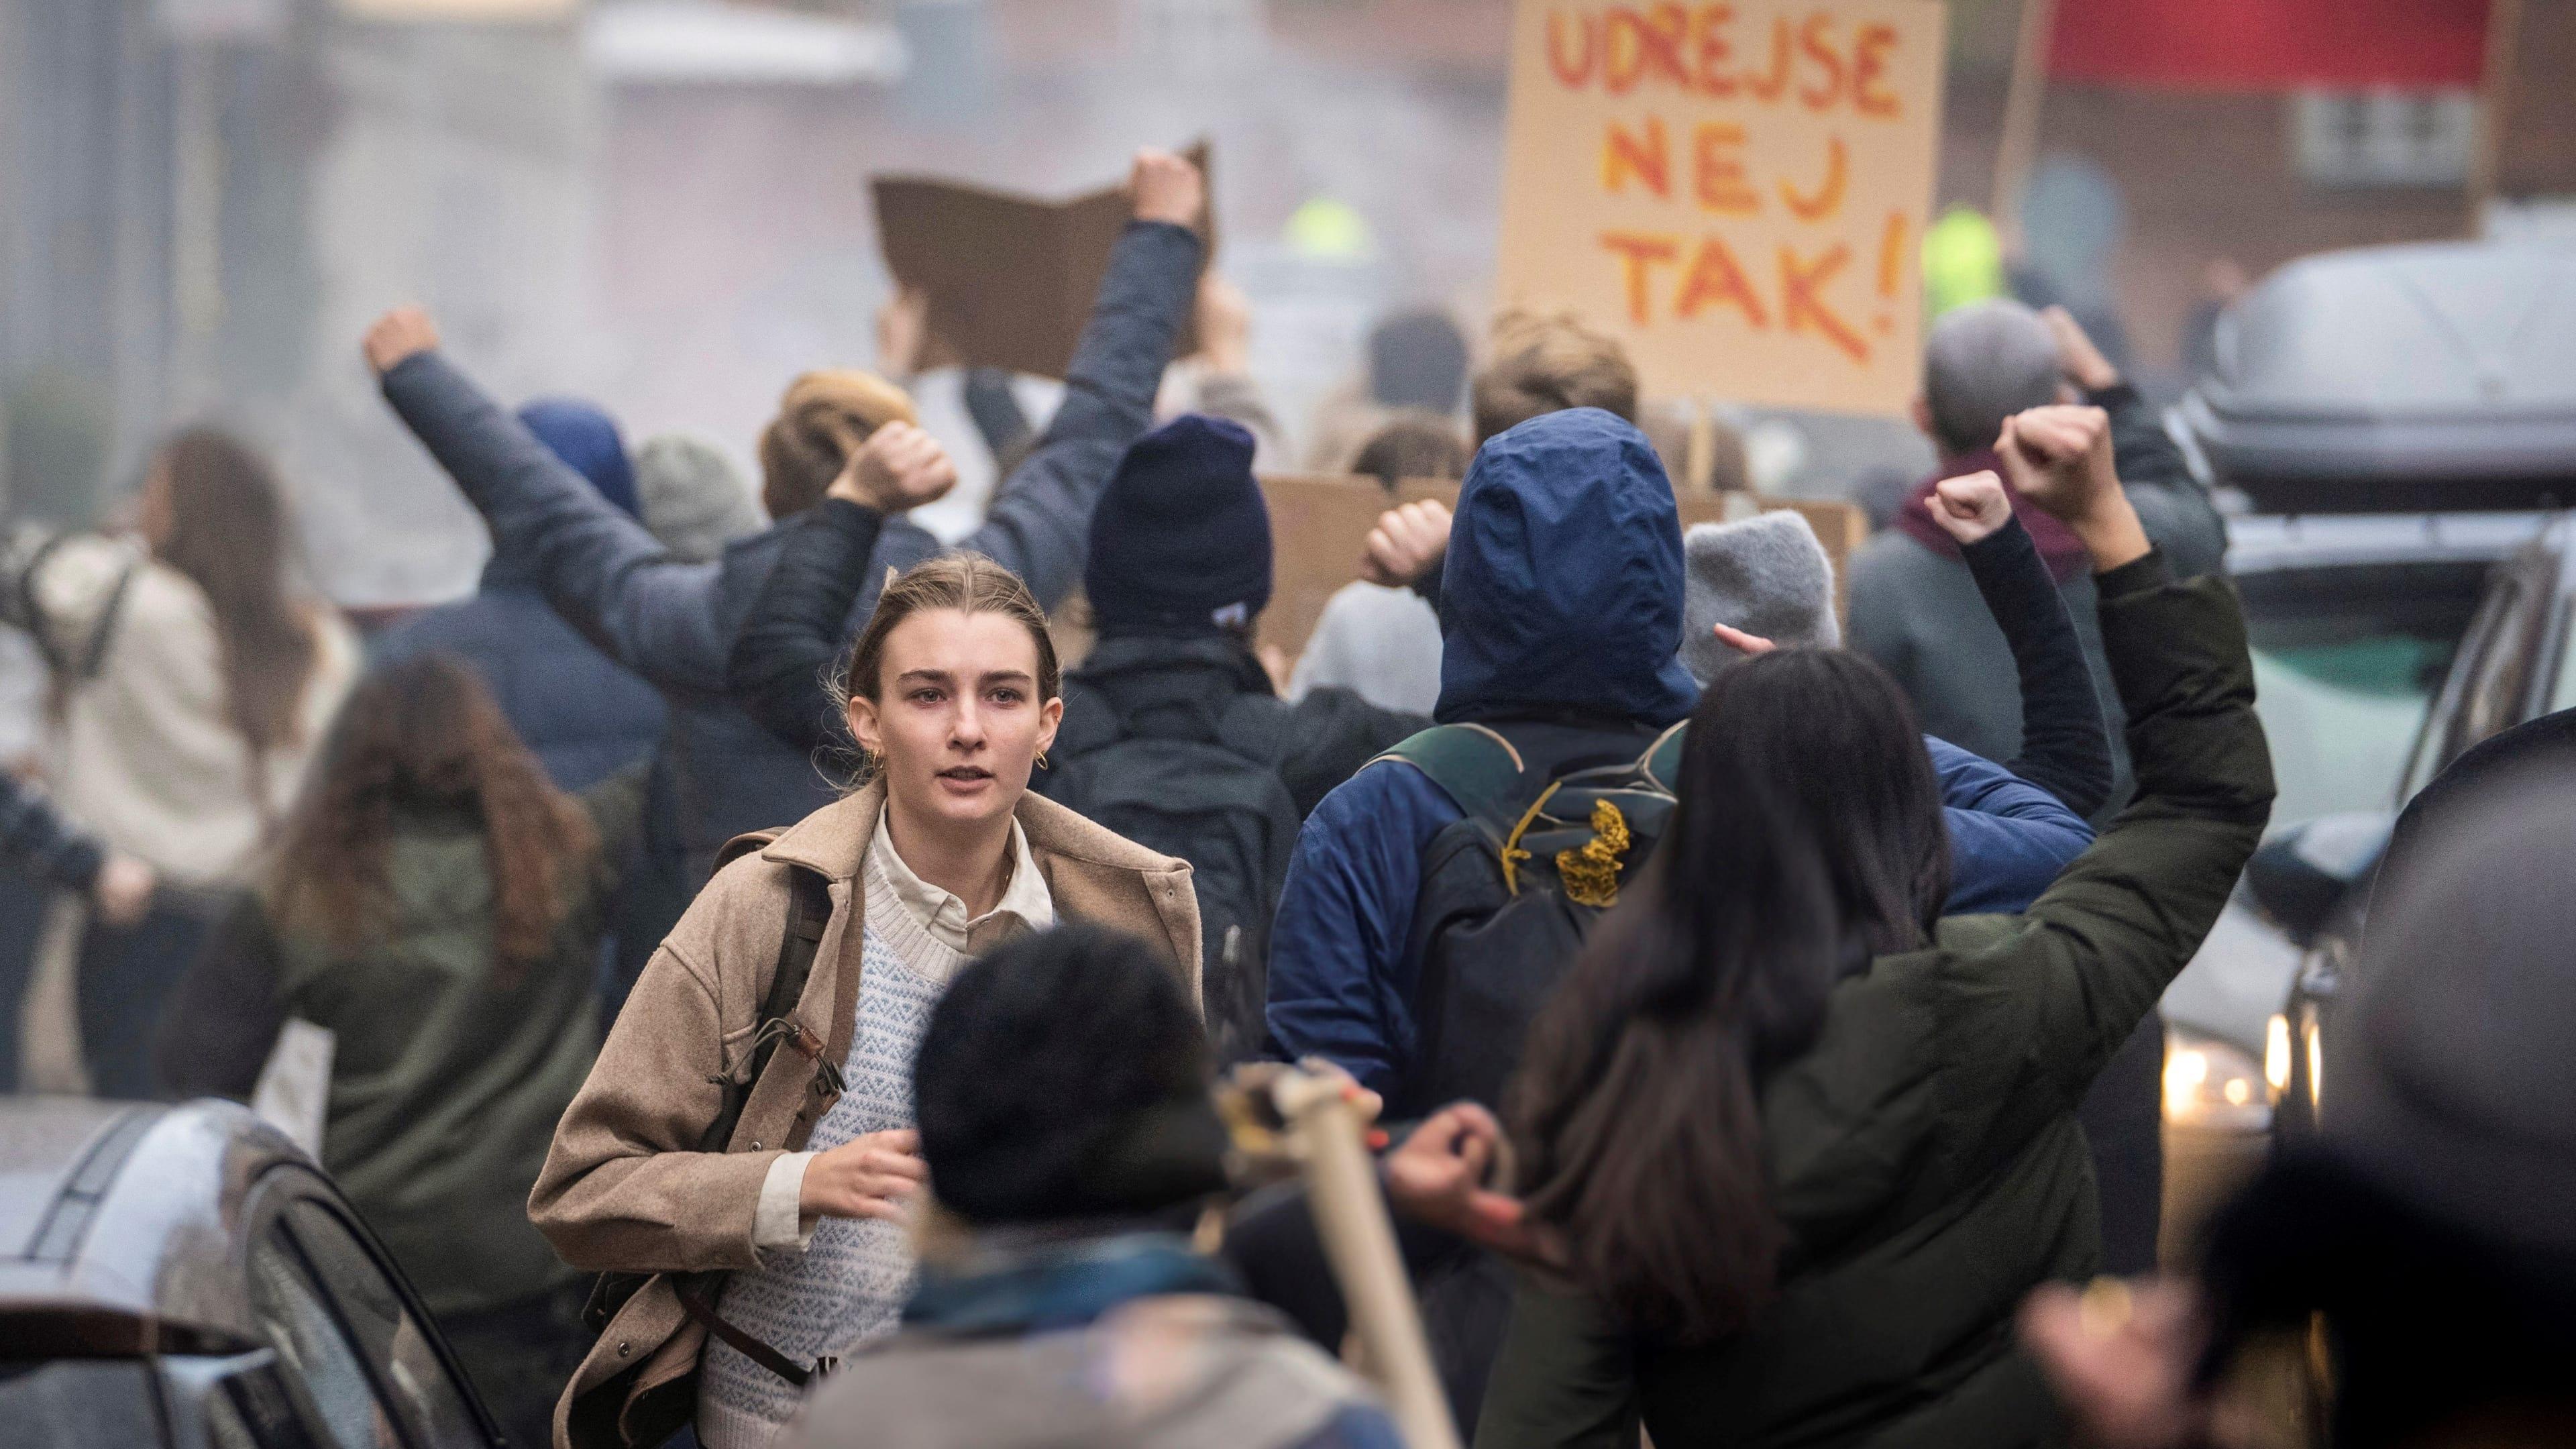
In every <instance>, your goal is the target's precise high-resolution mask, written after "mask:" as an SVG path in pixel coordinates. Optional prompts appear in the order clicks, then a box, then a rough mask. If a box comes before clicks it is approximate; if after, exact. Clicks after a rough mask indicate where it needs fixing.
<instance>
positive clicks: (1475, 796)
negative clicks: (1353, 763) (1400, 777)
mask: <svg viewBox="0 0 2576 1449" xmlns="http://www.w3.org/2000/svg"><path fill="white" fill-rule="evenodd" d="M1379 760H1393V761H1396V762H1398V763H1401V764H1406V765H1411V766H1412V767H1413V768H1415V769H1417V770H1420V771H1421V772H1422V773H1423V774H1425V775H1427V776H1429V777H1430V779H1431V783H1432V784H1434V785H1437V786H1439V787H1440V790H1441V793H1443V794H1445V795H1447V796H1448V797H1449V801H1450V803H1451V804H1453V805H1456V806H1457V807H1458V808H1459V810H1461V811H1463V812H1464V813H1466V814H1467V815H1469V816H1472V817H1474V818H1475V819H1476V820H1478V821H1480V822H1483V823H1485V824H1487V825H1489V826H1494V827H1497V828H1499V829H1508V828H1509V827H1510V825H1511V823H1512V821H1513V820H1514V819H1515V818H1516V817H1517V816H1518V815H1519V814H1520V813H1521V804H1522V801H1521V796H1522V794H1523V793H1524V786H1523V783H1522V780H1523V777H1524V776H1525V775H1526V774H1527V773H1528V769H1527V767H1526V766H1525V765H1523V764H1522V762H1521V752H1520V751H1519V750H1516V749H1514V748H1512V742H1511V741H1509V740H1507V739H1504V738H1503V737H1502V736H1501V735H1500V734H1498V733H1496V732H1495V731H1493V730H1491V729H1488V728H1486V727H1485V726H1483V725H1480V724H1449V725H1433V726H1432V727H1431V728H1429V729H1427V730H1424V731H1422V732H1421V733H1419V734H1415V735H1410V736H1407V737H1406V738H1405V739H1403V740H1401V741H1399V742H1397V743H1396V744H1395V745H1394V746H1393V747H1392V748H1390V749H1388V750H1387V751H1386V752H1385V753H1384V754H1381V755H1379V756H1378V757H1377V758H1376V759H1373V760H1371V761H1369V764H1371V765H1374V764H1376V763H1377V762H1378V761H1379ZM1361 768H1362V769H1366V768H1367V766H1366V765H1363V766H1362V767H1361Z"/></svg>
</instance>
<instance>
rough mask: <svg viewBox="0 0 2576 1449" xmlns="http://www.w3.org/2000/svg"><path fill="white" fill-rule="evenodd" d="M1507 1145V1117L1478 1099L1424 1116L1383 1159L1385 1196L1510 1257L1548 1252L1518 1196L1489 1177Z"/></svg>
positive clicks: (1411, 1214) (1409, 1212)
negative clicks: (1501, 1189) (1490, 1181)
mask: <svg viewBox="0 0 2576 1449" xmlns="http://www.w3.org/2000/svg"><path fill="white" fill-rule="evenodd" d="M1502 1150H1503V1128H1502V1124H1501V1123H1498V1122H1496V1121H1495V1120H1494V1114H1493V1113H1491V1112H1488V1111H1486V1110H1485V1109H1484V1108H1482V1107H1480V1106H1477V1105H1476V1104H1475V1103H1473V1102H1459V1103H1456V1104H1454V1105H1452V1106H1448V1107H1443V1108H1441V1109H1440V1110H1439V1111H1437V1112H1434V1113H1432V1114H1431V1115H1430V1116H1429V1117H1426V1118H1424V1119H1423V1122H1422V1125H1421V1126H1419V1127H1416V1128H1414V1129H1413V1135H1412V1136H1410V1137H1407V1138H1405V1139H1404V1142H1403V1145H1401V1146H1399V1147H1397V1148H1396V1149H1395V1150H1394V1151H1393V1152H1390V1153H1388V1154H1387V1155H1386V1156H1385V1157H1384V1158H1383V1159H1381V1160H1380V1162H1379V1164H1378V1171H1379V1172H1380V1173H1381V1174H1382V1175H1383V1176H1384V1177H1385V1179H1386V1195H1387V1198H1388V1199H1389V1200H1390V1201H1391V1202H1393V1203H1394V1205H1395V1210H1396V1211H1397V1212H1399V1213H1402V1214H1403V1215H1404V1216H1406V1217H1408V1218H1411V1219H1413V1220H1414V1221H1415V1222H1418V1223H1423V1224H1425V1225H1427V1226H1430V1227H1435V1228H1439V1229H1441V1230H1443V1231H1445V1232H1452V1233H1456V1234H1457V1235H1458V1236H1460V1237H1462V1238H1465V1239H1467V1240H1468V1241H1470V1242H1474V1243H1480V1244H1482V1245H1484V1246H1485V1247H1488V1248H1491V1249H1493V1250H1494V1251H1496V1252H1498V1253H1502V1254H1504V1255H1506V1256H1509V1257H1515V1258H1525V1259H1533V1260H1535V1259H1540V1258H1542V1257H1543V1256H1544V1254H1542V1253H1541V1251H1540V1248H1539V1243H1538V1240H1537V1237H1536V1235H1535V1234H1533V1233H1532V1232H1531V1231H1530V1228H1529V1224H1528V1222H1527V1219H1526V1215H1525V1214H1524V1212H1523V1211H1522V1208H1521V1202H1520V1199H1518V1198H1516V1197H1512V1196H1510V1195H1508V1194H1505V1193H1499V1192H1496V1191H1494V1190H1493V1189H1491V1188H1489V1187H1487V1186H1486V1185H1485V1182H1486V1178H1487V1175H1488V1174H1489V1173H1491V1172H1492V1170H1493V1166H1494V1160H1495V1158H1496V1157H1497V1156H1498V1155H1500V1153H1501V1152H1502Z"/></svg>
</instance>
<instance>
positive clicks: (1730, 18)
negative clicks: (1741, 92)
mask: <svg viewBox="0 0 2576 1449" xmlns="http://www.w3.org/2000/svg"><path fill="white" fill-rule="evenodd" d="M1734 20H1735V7H1734V6H1732V5H1703V6H1701V7H1699V13H1698V14H1697V15H1696V16H1694V17H1692V21H1691V24H1692V28H1693V29H1694V30H1695V31H1697V32H1698V35H1699V47H1698V50H1697V51H1696V58H1697V59H1698V61H1699V70H1698V76H1697V79H1698V82H1699V88H1700V89H1701V90H1703V91H1706V92H1708V93H1709V94H1710V95H1713V96H1731V95H1733V94H1735V77H1733V76H1731V75H1728V74H1727V73H1726V63H1727V61H1728V60H1729V59H1731V58H1733V56H1734V55H1735V45H1734V42H1732V41H1730V40H1728V39H1727V36H1726V27H1727V26H1728V25H1730V24H1732V23H1734Z"/></svg>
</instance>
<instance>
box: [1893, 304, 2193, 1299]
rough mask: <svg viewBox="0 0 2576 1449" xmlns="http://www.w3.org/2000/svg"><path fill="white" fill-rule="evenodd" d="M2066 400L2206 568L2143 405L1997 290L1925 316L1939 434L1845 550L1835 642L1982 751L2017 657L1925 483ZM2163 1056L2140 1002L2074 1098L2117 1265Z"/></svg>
mask: <svg viewBox="0 0 2576 1449" xmlns="http://www.w3.org/2000/svg"><path fill="white" fill-rule="evenodd" d="M2079 398H2081V399H2085V400H2089V401H2090V402H2091V403H2092V404H2093V405H2095V406H2098V407H2101V408H2103V409H2104V410H2105V411H2106V412H2108V414H2109V415H2110V419H2111V440H2112V452H2113V455H2114V457H2115V458H2116V459H2117V462H2118V467H2119V470H2120V477H2121V481H2122V482H2123V483H2124V484H2126V485H2127V489H2128V496H2129V498H2130V500H2131V503H2132V506H2133V507H2134V509H2135V511H2136V513H2137V514H2138V517H2139V519H2140V521H2141V523H2142V524H2143V526H2144V527H2145V528H2146V530H2147V537H2148V539H2149V540H2151V541H2152V542H2154V543H2155V544H2156V546H2157V547H2158V548H2159V549H2161V550H2162V551H2163V552H2164V555H2165V558H2166V560H2167V561H2168V563H2169V564H2170V565H2171V566H2172V568H2173V570H2174V572H2175V573H2176V574H2178V575H2180V576H2182V577H2184V578H2194V577H2198V576H2199V575H2202V574H2206V573H2211V572H2214V571H2216V570H2217V569H2218V568H2219V566H2220V563H2221V560H2222V558H2223V556H2224V553H2225V549H2226V540H2227V535H2226V528H2225V525H2224V524H2223V523H2222V522H2221V521H2220V519H2219V517H2218V511H2217V509H2216V508H2215V507H2214V506H2213V505H2212V504H2211V502H2210V500H2209V495H2208V493H2207V491H2206V490H2204V489H2203V488H2202V487H2201V486H2200V485H2199V483H2198V482H2196V481H2195V480H2194V479H2193V478H2192V477H2191V475H2190V473H2189V471H2188V470H2187V469H2186V468H2185V466H2184V463H2183V459H2182V454H2181V452H2180V450H2179V449H2177V448H2176V447H2175V446H2174V444H2173V440H2172V439H2171V438H2169V437H2167V436H2166V435H2165V432H2164V427H2163V424H2162V422H2161V421H2160V420H2159V419H2158V418H2157V416H2156V412H2155V410H2154V409H2153V408H2151V407H2149V406H2148V405H2147V404H2146V402H2145V401H2144V400H2142V399H2141V398H2140V397H2139V396H2138V393H2137V390H2136V389H2135V388H2133V387H2130V386H2129V385H2128V384H2127V383H2126V382H2124V381H2122V380H2121V378H2120V375H2119V373H2118V372H2117V371H2116V370H2114V369H2113V368H2112V367H2111V365H2110V363H2109V362H2108V361H2106V360H2105V359H2104V358H2103V357H2102V355H2101V354H2100V353H2099V352H2097V351H2095V350H2094V348H2093V346H2092V344H2091V342H2090V341H2089V340H2088V339H2087V338H2086V337H2085V335H2084V332H2083V330H2082V329H2081V328H2079V327H2077V326H2076V325H2075V322H2074V319H2073V318H2071V317H2069V316H2068V315H2067V314H2066V313H2065V312H2063V311H2062V310H2058V309H2055V308H2052V309H2050V310H2049V311H2048V312H2046V313H2040V312H2034V311H2032V310H2031V309H2029V308H2028V307H2025V306H2023V305H2022V304H2020V303H2018V302H2014V301H2010V300H2001V299H1998V300H1988V301H1981V302H1972V303H1969V304H1967V305H1965V306H1962V307H1960V308H1958V309H1956V310H1954V311H1951V312H1949V313H1946V314H1944V315H1943V316H1942V317H1941V319H1940V320H1939V321H1937V322H1935V323H1933V325H1932V328H1931V331H1930V333H1929V335H1928V336H1927V337H1926V338H1925V341H1924V352H1923V391H1922V395H1921V396H1919V397H1918V398H1916V399H1915V403H1914V420H1915V423H1916V424H1917V426H1919V427H1921V428H1922V430H1923V432H1924V434H1925V435H1926V436H1927V437H1929V438H1930V439H1931V440H1932V443H1933V446H1934V447H1935V448H1937V449H1938V450H1939V452H1940V454H1941V460H1940V466H1939V467H1938V468H1937V469H1936V470H1935V471H1934V472H1933V473H1932V475H1931V476H1930V477H1927V478H1925V479H1923V480H1922V481H1921V482H1920V483H1917V484H1916V485H1915V487H1914V490H1913V492H1912V493H1911V494H1910V495H1909V496H1908V497H1907V498H1906V500H1905V502H1904V503H1903V504H1902V505H1900V506H1899V507H1898V509H1897V511H1896V516H1895V519H1894V525H1893V526H1892V527H1890V528H1889V529H1887V530H1886V531H1885V532H1882V533H1879V534H1876V535H1874V536H1873V537H1871V538H1870V539H1869V540H1868V541H1867V542H1866V543H1863V544H1862V545H1861V546H1860V547H1859V548H1858V549H1857V550H1855V551H1854V552H1853V554H1852V556H1851V558H1850V560H1849V563H1848V565H1847V577H1848V579H1849V581H1850V595H1849V596H1850V600H1851V614H1850V617H1851V646H1852V647H1853V648H1854V649H1857V650H1859V651H1860V652H1861V653H1863V654H1866V655H1868V656H1869V657H1870V658H1871V659H1873V660H1875V661H1877V663H1878V664H1879V665H1880V666H1881V667H1883V668H1885V669H1886V670H1887V672H1888V673H1889V674H1890V675H1891V676H1893V677H1894V678H1895V680H1896V682H1897V684H1898V686H1899V687H1901V688H1902V689H1903V690H1904V691H1905V694H1906V697H1907V698H1908V699H1909V700H1911V701H1912V703H1913V706H1914V711H1915V716H1916V718H1917V719H1919V720H1920V721H1921V722H1922V725H1923V728H1924V731H1925V732H1926V733H1927V734H1931V735H1934V736H1936V737H1938V738H1940V739H1944V740H1947V741H1949V742H1950V743H1952V744H1954V745H1957V746H1959V747H1960V748H1962V749H1965V750H1967V751H1969V752H1970V753H1972V754H1978V755H1983V756H1984V757H1986V758H1987V759H2010V758H2012V757H2013V756H2015V755H2018V754H2020V753H2021V752H2022V750H2023V747H2024V741H2023V734H2024V729H2023V726H2024V721H2023V718H2022V703H2021V701H2022V693H2021V689H2020V687H2019V686H2018V680H2019V671H2018V669H2017V667H2016V665H2015V664H2014V661H2013V653H2012V649H2011V647H2010V646H2009V645H2008V644H2007V643H2006V641H2005V638H2004V635H2003V632H2002V631H2001V630H2000V629H1999V628H1997V627H1996V625H1995V623H1994V621H1993V617H1992V616H1991V615H1990V614H1989V613H1988V611H1987V610H1986V608H1985V606H1984V604H1983V602H1982V599H1981V596H1980V594H1979V592H1978V585H1977V579H1976V576H1975V573H1974V571H1972V570H1971V569H1970V568H1969V567H1968V564H1967V563H1966V561H1965V560H1964V559H1963V558H1962V556H1961V552H1960V546H1959V544H1958V542H1957V540H1955V539H1954V538H1952V537H1951V536H1950V534H1949V533H1948V532H1946V531H1945V530H1944V529H1943V528H1942V527H1941V526H1940V525H1939V524H1938V523H1937V522H1936V521H1935V519H1934V517H1933V514H1932V513H1931V511H1930V504H1931V499H1932V495H1933V491H1934V489H1935V487H1936V486H1937V485H1938V483H1939V481H1940V480H1941V479H1944V478H1951V477H1956V476H1959V475H1961V474H1966V473H1975V472H1981V471H1989V470H1993V469H1995V468H1996V467H1997V466H1998V463H1997V460H1996V455H1995V452H1994V444H1995V439H1996V437H1997V435H1998V434H1999V432H2000V431H2001V429H2002V428H2003V426H2004V422H2005V420H2006V419H2007V418H2010V417H2012V416H2013V415H2014V414H2016V413H2019V412H2021V411H2022V410H2024V409H2026V408H2033V407H2040V406H2044V405H2047V404H2051V403H2059V402H2071V401H2075V400H2077V399H2079ZM2013 507H2014V511H2015V513H2016V515H2017V516H2018V517H2019V518H2020V519H2021V521H2022V524H2023V526H2024V527H2025V528H2026V529H2027V530H2028V531H2029V534H2030V537H2031V540H2032V542H2034V543H2035V544H2037V545H2038V547H2039V553H2040V557H2041V558H2042V559H2044V560H2046V561H2047V563H2048V566H2049V569H2050V572H2051V573H2052V574H2054V575H2055V576H2056V579H2057V583H2058V588H2059V591H2060V592H2061V593H2063V594H2064V596H2065V599H2066V606H2067V609H2068V612H2069V613H2070V614H2071V615H2072V616H2073V618H2074V621H2075V631H2076V636H2077V638H2078V639H2079V640H2081V641H2082V643H2083V646H2084V657H2085V663H2086V666H2087V668H2088V670H2089V671H2090V673H2091V677H2092V681H2093V687H2094V689H2095V691H2096V693H2097V695H2098V697H2099V700H2100V709H2101V712H2102V715H2103V717H2104V718H2106V719H2117V718H2119V717H2120V714H2119V709H2120V703H2119V700H2118V698H2117V694H2116V689H2115V685H2114V681H2113V679H2112V676H2111V672H2110V669H2109V667H2108V665H2107V663H2106V662H2105V660H2104V657H2103V652H2102V629H2101V624H2100V622H2099V617H2098V616H2099V610H2098V609H2097V608H2096V606H2095V601H2094V596H2093V581H2092V579H2091V577H2090V576H2089V574H2088V573H2087V572H2086V570H2085V566H2084V550H2083V546H2082V543H2081V541H2080V540H2078V539H2077V538H2076V537H2075V536H2074V534H2073V533H2072V532H2071V531H2070V530H2068V529H2067V528H2065V527H2064V526H2062V525H2060V524H2059V523H2058V522H2057V521H2056V520H2055V519H2054V518H2052V517H2050V516H2049V515H2048V514H2047V513H2046V512H2045V511H2043V510H2041V509H2038V508H2037V507H2035V506H2033V505H2031V504H2030V503H2029V501H2028V500H2027V499H2026V498H2023V497H2021V496H2019V495H2015V497H2014V501H2013ZM2111 767H2112V789H2111V794H2110V796H2109V798H2108V799H2107V800H2106V801H2104V802H2103V804H2102V807H2101V808H2100V809H2099V810H2096V811H2095V812H2093V818H2094V820H2095V821H2096V822H2097V823H2099V822H2101V821H2104V820H2107V819H2108V818H2109V816H2110V814H2111V813H2112V812H2115V811H2116V810H2118V809H2119V808H2120V807H2121V806H2122V805H2124V804H2126V803H2127V800H2128V796H2129V787H2130V780H2129V761H2128V752H2127V750H2126V748H2125V747H2124V743H2123V741H2122V740H2121V739H2120V738H2119V737H2118V736H2117V733H2116V732H2115V733H2114V736H2113V738H2112V741H2111ZM2163 1063H2164V1022H2163V1020H2162V1018H2161V1017H2158V1016H2154V1015H2150V1016H2149V1017H2148V1018H2147V1019H2146V1020H2144V1021H2142V1022H2140V1023H2139V1025H2138V1029H2137V1033H2136V1036H2135V1037H2134V1038H2133V1039H2132V1040H2131V1041H2130V1043H2129V1044H2128V1046H2126V1047H2125V1048H2123V1049H2122V1051H2121V1054H2120V1056H2119V1058H2118V1059H2117V1060H2115V1061H2114V1062H2112V1064H2111V1065H2110V1066H2109V1067H2108V1068H2106V1069H2105V1070H2104V1071H2103V1072H2102V1074H2101V1077H2100V1081H2099V1085H2098V1086H2097V1087H2096V1088H2095V1090H2094V1093H2093V1095H2092V1096H2091V1097H2089V1098H2088V1099H2087V1100H2086V1103H2085V1109H2084V1124H2085V1130H2086V1132H2087V1134H2088V1136H2089V1138H2090V1140H2091V1142H2092V1144H2093V1149H2094V1168H2095V1172H2096V1174H2097V1176H2098V1178H2099V1180H2100V1182H2101V1185H2102V1202H2103V1211H2104V1213H2105V1214H2106V1221H2105V1223H2104V1231H2103V1251H2104V1260H2105V1262H2106V1263H2108V1264H2109V1265H2110V1267H2111V1268H2112V1270H2113V1271H2115V1272H2122V1273H2134V1272H2144V1271H2145V1270H2147V1269H2149V1268H2151V1267H2153V1266H2154V1265H2155V1261H2156V1243H2157V1236H2158V1231H2159V1228H2160V1226H2161V1222H2162V1218H2163V1197H2164V1147H2163V1139H2162V1133H2163V1126H2164V1119H2163V1095H2162V1092H2163V1088H2162V1079H2163Z"/></svg>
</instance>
